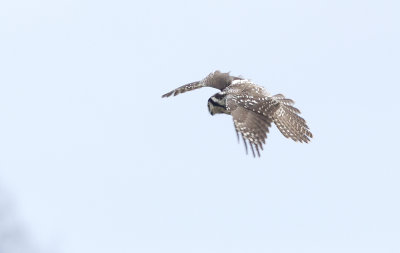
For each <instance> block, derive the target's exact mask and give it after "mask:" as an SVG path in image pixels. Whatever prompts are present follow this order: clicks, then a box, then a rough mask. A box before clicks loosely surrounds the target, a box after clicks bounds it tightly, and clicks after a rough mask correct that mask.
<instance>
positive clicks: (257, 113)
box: [227, 95, 279, 156]
mask: <svg viewBox="0 0 400 253" xmlns="http://www.w3.org/2000/svg"><path fill="white" fill-rule="evenodd" d="M227 103H228V108H229V110H230V112H231V115H232V118H233V123H234V125H235V130H236V133H237V136H238V138H239V135H241V136H242V139H243V142H244V145H245V148H246V153H248V149H247V142H248V143H249V145H250V148H251V151H252V153H253V156H256V153H257V155H258V156H260V149H261V150H262V149H263V144H265V139H266V138H267V134H268V133H269V128H270V127H271V123H272V122H273V119H272V115H273V114H274V112H275V111H276V110H277V108H278V107H279V103H278V102H276V101H274V100H272V99H270V98H268V97H262V96H260V97H252V98H249V96H247V95H236V96H233V97H231V98H229V99H228V101H227ZM254 149H255V150H254Z"/></svg>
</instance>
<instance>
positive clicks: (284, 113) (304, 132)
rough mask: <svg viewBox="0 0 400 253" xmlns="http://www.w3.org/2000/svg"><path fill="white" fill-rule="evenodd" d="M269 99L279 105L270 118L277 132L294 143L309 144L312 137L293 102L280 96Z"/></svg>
mask: <svg viewBox="0 0 400 253" xmlns="http://www.w3.org/2000/svg"><path fill="white" fill-rule="evenodd" d="M271 98H272V99H273V100H275V101H277V102H279V104H280V106H279V108H278V110H276V111H275V113H274V114H273V116H272V119H273V121H274V123H275V125H276V126H277V127H278V129H279V131H280V132H281V133H282V134H283V135H284V136H285V137H286V138H290V139H292V140H294V141H299V142H305V143H307V142H309V141H310V139H311V138H312V137H313V135H312V133H311V131H310V129H309V127H308V125H307V123H306V121H305V120H304V119H303V118H302V117H300V116H299V114H300V110H299V109H297V108H296V107H294V106H293V105H294V101H293V100H291V99H288V98H286V97H285V96H283V95H282V94H278V95H274V96H272V97H271Z"/></svg>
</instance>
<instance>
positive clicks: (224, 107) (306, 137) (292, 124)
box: [163, 70, 312, 156]
mask: <svg viewBox="0 0 400 253" xmlns="http://www.w3.org/2000/svg"><path fill="white" fill-rule="evenodd" d="M202 87H213V88H217V89H220V90H221V92H219V93H217V94H215V95H213V96H212V97H211V98H210V99H209V100H208V110H209V112H210V114H211V115H214V114H228V115H231V116H232V118H233V122H234V125H235V129H236V133H237V136H238V138H239V133H240V135H241V136H242V139H243V142H244V144H245V147H246V152H247V142H248V143H249V144H250V147H251V150H252V152H253V155H254V156H255V154H256V153H257V155H258V156H260V151H259V149H260V148H261V149H262V148H263V144H265V139H266V138H267V133H268V132H269V127H270V126H271V123H272V122H274V123H275V125H276V126H277V127H278V129H279V130H280V132H281V133H282V134H283V135H284V136H285V137H286V138H290V139H292V140H294V141H300V142H306V143H307V142H309V141H310V138H312V133H311V132H310V131H309V128H308V126H307V124H306V122H305V120H304V119H303V118H301V117H300V116H299V115H298V114H300V111H299V110H298V109H297V108H295V107H293V104H294V101H293V100H291V99H287V98H285V97H284V96H283V95H281V94H278V95H275V96H270V95H269V94H268V92H267V91H266V90H265V89H264V88H263V87H261V86H258V85H256V84H254V83H252V82H251V81H249V80H246V79H243V78H239V77H234V76H230V75H229V73H221V72H220V71H218V70H217V71H215V72H213V73H211V74H209V75H208V76H207V77H206V78H204V79H203V80H201V81H198V82H193V83H190V84H187V85H183V86H181V87H179V88H177V89H175V90H173V91H171V92H169V93H167V94H165V95H163V97H169V96H171V95H172V94H173V95H175V96H176V95H178V94H180V93H184V92H186V91H190V90H194V89H198V88H202Z"/></svg>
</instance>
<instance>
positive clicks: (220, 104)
mask: <svg viewBox="0 0 400 253" xmlns="http://www.w3.org/2000/svg"><path fill="white" fill-rule="evenodd" d="M207 105H208V111H209V112H210V114H211V115H214V114H218V113H225V114H229V112H228V111H227V110H226V94H224V93H222V92H220V93H217V94H215V95H214V96H212V97H210V99H208V104H207Z"/></svg>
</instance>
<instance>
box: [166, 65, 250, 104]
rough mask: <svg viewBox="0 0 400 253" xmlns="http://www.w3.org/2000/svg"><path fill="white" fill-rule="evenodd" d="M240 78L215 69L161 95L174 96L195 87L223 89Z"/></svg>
mask: <svg viewBox="0 0 400 253" xmlns="http://www.w3.org/2000/svg"><path fill="white" fill-rule="evenodd" d="M241 79H242V78H241V77H235V76H230V75H229V72H228V73H221V72H220V71H219V70H217V71H215V72H213V73H210V74H209V75H208V76H206V77H205V78H204V79H203V80H200V81H196V82H192V83H189V84H185V85H182V86H181V87H179V88H176V89H174V90H172V91H170V92H168V93H166V94H164V95H162V97H163V98H165V97H169V96H171V95H174V96H176V95H178V94H181V93H185V92H187V91H191V90H196V89H199V88H203V87H211V88H216V89H219V90H223V89H225V88H226V87H228V86H229V85H230V84H231V83H232V81H233V80H241Z"/></svg>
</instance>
